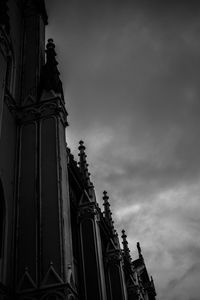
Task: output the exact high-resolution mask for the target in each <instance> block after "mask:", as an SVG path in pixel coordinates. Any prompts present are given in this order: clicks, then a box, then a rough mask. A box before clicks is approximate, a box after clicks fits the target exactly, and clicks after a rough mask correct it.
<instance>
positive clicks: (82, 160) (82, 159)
mask: <svg viewBox="0 0 200 300" xmlns="http://www.w3.org/2000/svg"><path fill="white" fill-rule="evenodd" d="M78 149H79V154H78V156H79V163H78V164H79V168H80V171H81V174H82V178H83V182H84V184H85V185H86V186H87V187H93V184H92V182H91V181H90V173H89V171H88V163H87V159H86V158H87V155H86V153H85V146H84V142H83V141H80V142H79V147H78Z"/></svg>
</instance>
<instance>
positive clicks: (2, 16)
mask: <svg viewBox="0 0 200 300" xmlns="http://www.w3.org/2000/svg"><path fill="white" fill-rule="evenodd" d="M7 2H8V1H7V0H1V1H0V25H2V26H4V27H5V30H6V32H7V33H8V32H9V31H10V23H9V17H8V5H7Z"/></svg>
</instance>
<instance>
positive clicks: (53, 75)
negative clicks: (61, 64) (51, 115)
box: [41, 39, 64, 101]
mask: <svg viewBox="0 0 200 300" xmlns="http://www.w3.org/2000/svg"><path fill="white" fill-rule="evenodd" d="M45 52H46V64H45V65H44V66H43V68H42V74H41V90H43V89H44V90H46V91H50V90H53V91H54V92H55V93H57V94H61V98H62V100H63V101H64V95H63V88H62V82H61V80H60V77H59V75H60V72H59V71H58V68H57V65H58V62H57V60H56V55H57V54H56V52H55V44H54V42H53V39H48V43H47V45H46V50H45Z"/></svg>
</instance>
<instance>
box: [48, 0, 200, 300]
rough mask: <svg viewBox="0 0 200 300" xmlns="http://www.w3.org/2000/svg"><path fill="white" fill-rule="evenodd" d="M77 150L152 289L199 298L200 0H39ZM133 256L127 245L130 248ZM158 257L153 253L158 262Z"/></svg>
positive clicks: (169, 297)
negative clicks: (81, 148)
mask: <svg viewBox="0 0 200 300" xmlns="http://www.w3.org/2000/svg"><path fill="white" fill-rule="evenodd" d="M47 9H48V14H49V26H48V28H47V36H48V37H54V39H55V43H56V50H57V53H58V60H59V62H60V64H59V69H60V71H61V74H62V75H61V76H62V80H63V84H64V89H65V98H66V106H67V109H68V111H69V122H70V127H69V128H68V129H67V141H68V143H69V144H70V146H71V148H72V150H73V151H74V153H75V156H76V155H77V150H76V148H77V145H78V140H80V139H85V141H86V146H87V151H88V161H89V163H90V166H89V168H90V171H91V173H92V180H93V181H94V184H95V186H96V192H97V196H98V199H99V201H100V202H101V193H102V191H103V190H104V189H107V190H108V192H109V194H110V201H111V206H112V209H113V215H114V218H115V220H116V222H115V224H116V228H117V229H118V230H121V229H122V228H124V227H125V228H126V229H127V232H128V237H129V244H130V247H131V248H132V249H135V244H136V242H137V241H138V240H139V241H141V244H142V246H143V252H144V256H145V257H146V261H147V264H148V266H149V269H150V271H151V272H152V274H153V275H154V277H155V284H156V287H157V290H158V299H162V300H173V299H175V300H180V299H181V300H188V299H190V300H192V299H193V300H196V299H199V292H200V290H199V283H198V280H197V279H198V278H199V276H200V269H199V264H198V263H197V262H198V260H199V256H200V252H199V251H200V250H199V249H200V243H199V240H198V239H197V237H198V233H199V230H200V219H199V213H198V212H199V209H200V204H199V203H200V201H199V200H200V196H199V195H200V156H199V153H200V139H199V128H200V85H199V80H200V38H199V36H200V2H198V1H161V0H159V1H158V0H152V1H149V0H146V1H145V0H134V1H128V0H125V1H118V0H101V1H99V0H98V1H97V0H92V1H91V0H85V1H78V0H73V1H72V0H69V1H64V0H63V1H59V5H58V4H57V3H56V2H55V1H52V0H48V3H47ZM132 255H133V257H136V251H135V250H133V252H132ZM158 262H159V263H158Z"/></svg>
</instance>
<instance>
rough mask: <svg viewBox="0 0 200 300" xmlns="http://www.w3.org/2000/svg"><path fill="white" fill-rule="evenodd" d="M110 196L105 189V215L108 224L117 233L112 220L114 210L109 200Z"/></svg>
mask: <svg viewBox="0 0 200 300" xmlns="http://www.w3.org/2000/svg"><path fill="white" fill-rule="evenodd" d="M108 199H109V197H108V195H107V192H106V191H104V192H103V201H104V203H103V206H104V212H103V214H104V217H105V219H106V221H107V223H108V225H109V226H110V228H111V230H112V233H113V234H115V230H114V226H113V223H114V222H113V220H112V212H111V210H110V203H109V201H108Z"/></svg>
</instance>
